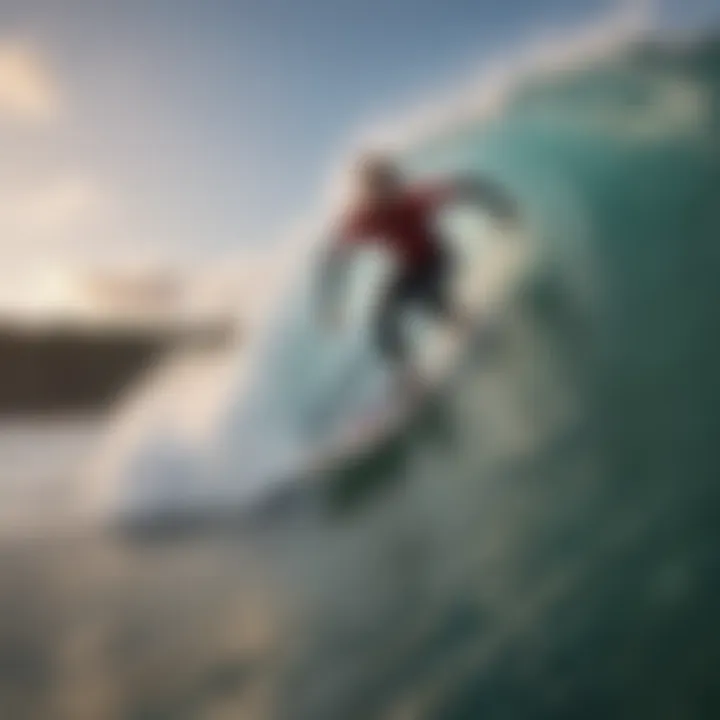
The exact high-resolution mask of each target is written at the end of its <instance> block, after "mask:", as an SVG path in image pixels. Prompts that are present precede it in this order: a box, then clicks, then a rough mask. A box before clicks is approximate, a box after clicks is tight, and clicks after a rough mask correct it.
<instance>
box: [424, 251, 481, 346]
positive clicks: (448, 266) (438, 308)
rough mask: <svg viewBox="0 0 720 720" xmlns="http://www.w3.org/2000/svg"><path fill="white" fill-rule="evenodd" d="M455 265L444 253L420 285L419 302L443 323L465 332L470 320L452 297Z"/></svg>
mask: <svg viewBox="0 0 720 720" xmlns="http://www.w3.org/2000/svg"><path fill="white" fill-rule="evenodd" d="M453 272H454V263H453V262H452V259H451V258H450V256H449V254H448V253H444V254H443V255H442V256H441V257H440V258H439V259H438V261H437V262H436V263H434V264H433V265H432V266H430V267H428V269H427V271H426V272H425V273H424V275H423V277H422V279H421V281H420V282H419V284H418V293H417V294H418V300H419V301H420V302H421V304H422V305H423V307H425V308H426V310H428V311H429V312H431V313H432V314H433V315H434V316H435V317H437V318H438V319H439V320H441V321H443V322H447V323H449V324H450V325H452V326H453V327H454V328H456V329H457V330H459V331H461V332H464V331H466V330H468V329H469V328H470V318H469V316H468V315H467V313H465V312H463V310H462V308H461V307H460V306H459V305H458V304H457V303H456V302H455V300H454V299H453V297H452V292H451V284H452V274H453Z"/></svg>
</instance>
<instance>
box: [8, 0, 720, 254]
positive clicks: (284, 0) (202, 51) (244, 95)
mask: <svg viewBox="0 0 720 720" xmlns="http://www.w3.org/2000/svg"><path fill="white" fill-rule="evenodd" d="M614 5H615V3H608V2H601V1H600V0H503V1H502V2H496V1H493V2H489V1H483V0H442V2H440V1H439V0H203V1H200V0H115V1H112V0H1V2H0V28H1V29H2V30H1V32H0V151H2V152H3V155H4V157H5V158H6V160H7V162H6V163H5V164H4V169H0V191H2V192H3V193H4V194H5V197H6V200H7V199H8V198H10V204H11V205H12V207H13V208H15V209H14V210H13V211H12V212H11V213H10V217H3V216H2V215H0V229H2V230H3V236H4V240H3V243H4V245H3V246H2V247H1V248H0V250H1V251H2V253H3V254H4V256H5V257H9V258H12V257H13V256H15V255H18V256H24V255H25V254H27V253H28V252H30V253H34V254H35V255H36V256H38V255H39V256H43V257H48V258H51V259H52V258H55V257H67V256H69V255H73V254H77V255H79V256H80V257H82V256H83V254H86V255H88V256H92V255H94V254H97V253H102V252H104V251H105V249H107V248H122V249H124V252H128V253H131V254H132V253H135V252H137V253H139V254H142V253H143V252H146V251H148V250H149V251H151V252H155V251H157V252H158V253H160V254H165V255H168V256H170V257H172V256H177V257H184V256H186V255H187V254H188V253H190V254H193V255H198V254H199V255H200V256H203V255H217V254H218V253H223V252H226V251H228V250H234V249H236V248H238V247H241V246H243V245H246V244H252V243H258V242H266V241H269V240H271V239H274V238H277V237H278V235H279V234H281V232H282V228H283V227H286V226H287V225H288V224H289V223H290V222H291V221H292V220H293V218H295V217H297V216H298V215H301V214H303V213H304V212H305V211H306V210H307V208H308V207H309V206H311V205H312V204H313V202H314V201H315V198H316V196H317V192H318V188H319V186H320V184H321V181H322V178H323V175H324V173H325V172H326V171H327V168H328V166H329V164H330V163H331V162H332V159H333V157H334V156H335V155H336V154H337V153H338V150H339V149H340V148H341V147H342V146H343V144H344V143H346V142H347V140H348V138H349V137H351V136H352V135H353V134H354V133H355V132H357V130H358V129H359V128H360V127H362V126H363V125H364V124H367V123H369V122H372V121H373V120H374V119H375V118H378V117H384V116H387V115H390V116H392V114H393V112H394V111H395V110H397V111H398V112H401V111H402V110H403V109H405V108H407V107H408V106H412V105H413V103H414V102H416V101H417V100H420V99H424V96H425V95H426V94H427V93H428V92H429V91H430V89H432V88H439V87H442V86H443V84H444V83H451V82H452V79H453V77H454V76H456V75H458V74H460V73H463V72H466V71H467V70H468V68H470V67H473V66H475V65H478V64H479V63H480V62H481V61H482V59H483V57H490V56H493V55H497V54H498V53H501V52H503V51H506V50H507V48H509V47H513V46H516V45H518V44H521V43H522V41H523V39H524V38H527V37H529V36H531V35H532V33H533V31H534V30H536V29H543V28H557V27H558V26H565V25H567V26H573V25H577V24H578V23H581V22H585V21H589V20H591V19H592V18H595V17H602V16H603V15H604V14H606V13H607V12H609V11H610V8H612V7H613V6H614ZM713 5H714V2H712V1H711V0H677V2H676V3H675V4H673V3H668V2H666V3H664V4H663V6H662V13H661V16H662V18H663V19H664V22H666V23H669V24H673V25H674V24H683V23H692V24H698V23H699V22H701V20H702V19H703V18H706V17H708V16H709V15H710V14H711V13H712V12H713V8H712V6H713ZM6 215H7V213H6Z"/></svg>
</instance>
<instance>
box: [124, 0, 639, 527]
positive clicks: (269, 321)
mask: <svg viewBox="0 0 720 720" xmlns="http://www.w3.org/2000/svg"><path fill="white" fill-rule="evenodd" d="M651 7H652V6H651V5H650V4H649V3H645V2H630V3H622V4H621V5H620V6H619V7H618V9H616V11H615V12H613V13H611V14H610V15H609V16H607V17H606V18H605V19H604V20H602V21H600V22H597V21H596V22H594V23H591V24H589V25H588V24H587V23H586V24H583V25H581V26H580V27H578V26H574V27H573V26H566V27H562V28H556V29H555V30H554V31H552V32H549V31H545V32H544V33H543V34H541V35H539V36H538V34H537V33H536V35H535V37H534V39H532V38H531V39H530V40H529V41H527V42H526V43H524V44H521V46H520V47H518V46H517V45H516V47H515V49H514V50H512V51H510V52H508V53H506V54H505V55H504V56H503V57H502V58H496V59H495V60H494V61H492V62H489V63H487V62H486V63H485V70H484V72H481V73H480V76H479V79H476V80H474V81H472V82H470V83H464V84H461V85H459V86H456V87H455V88H454V89H452V90H451V91H450V92H445V93H435V94H433V95H432V96H431V97H430V99H429V101H428V102H427V103H426V104H425V105H424V106H422V105H421V106H420V107H416V108H415V109H414V110H413V111H411V112H410V113H406V114H404V115H401V116H399V118H398V119H396V120H391V121H385V122H380V123H375V124H373V125H371V126H370V127H368V128H365V129H364V130H362V132H360V133H358V134H356V136H355V137H354V139H353V140H352V141H351V142H350V143H349V144H348V145H347V146H346V148H345V150H344V151H343V152H341V153H338V154H337V157H338V158H339V162H338V166H337V167H336V170H335V172H330V173H329V174H328V177H329V184H328V186H327V187H326V189H325V193H324V195H323V200H324V201H323V203H322V208H321V211H320V212H318V213H317V214H316V216H315V218H314V219H310V218H306V220H305V221H304V222H302V223H301V224H299V226H298V225H297V224H296V227H300V228H301V230H300V231H299V232H296V233H293V234H292V236H291V237H290V238H289V240H287V241H286V242H285V243H283V244H282V246H281V247H282V249H281V252H280V253H279V255H278V264H279V265H280V266H282V267H281V269H280V270H279V271H278V272H281V273H282V274H283V275H284V277H283V283H282V284H283V285H285V286H287V285H288V280H290V278H291V275H295V276H297V274H298V273H299V272H302V271H303V270H306V269H307V268H308V267H309V265H310V262H311V258H312V255H313V251H314V250H315V249H316V246H317V244H318V242H319V239H320V238H321V232H319V230H320V229H321V228H323V227H324V226H326V224H327V219H328V218H329V217H331V216H332V214H333V213H334V212H335V211H336V208H337V207H338V206H339V205H340V204H341V203H342V202H343V200H344V197H345V195H346V191H347V188H346V187H345V183H344V182H343V178H344V177H345V168H346V167H347V160H348V157H350V156H352V155H354V154H355V153H356V152H357V151H358V150H359V149H361V148H365V147H368V146H372V147H378V146H382V147H383V148H387V149H388V150H390V151H392V152H398V153H403V152H407V151H408V150H411V149H412V148H414V147H417V146H419V145H422V144H423V143H425V142H427V141H429V140H432V139H434V138H437V137H439V136H443V135H450V134H452V133H454V132H457V131H460V130H462V129H463V128H464V127H465V126H468V125H470V124H477V123H483V122H485V121H487V120H490V119H492V118H494V117H497V116H499V115H501V114H502V112H503V110H504V108H505V107H506V103H507V101H508V100H509V99H510V98H511V97H512V95H513V93H514V92H515V91H516V90H517V88H518V87H520V86H522V85H524V84H525V83H527V82H528V81H532V80H539V79H541V78H543V77H548V76H552V77H556V76H557V75H559V74H562V73H564V72H567V71H575V70H578V69H579V68H582V67H583V66H584V65H586V64H590V63H592V62H594V61H597V60H601V59H602V58H606V57H608V56H609V55H611V54H612V53H614V52H617V51H620V50H622V49H626V48H629V47H630V46H632V45H633V44H634V43H637V42H640V41H642V40H643V39H645V38H646V37H647V36H648V34H649V32H650V31H651V30H652V28H653V23H652V13H651ZM293 258H294V259H296V260H299V259H302V263H301V266H297V263H296V262H295V261H293V260H292V259H293ZM288 259H290V260H289V261H288ZM286 291H287V287H284V289H283V291H282V292H280V293H279V294H278V297H277V298H276V302H274V303H273V309H272V310H271V312H269V313H268V318H266V323H265V327H263V328H262V329H261V330H260V331H259V335H258V338H257V340H256V342H255V343H254V344H253V346H252V347H250V348H248V349H247V351H248V352H250V353H251V356H252V357H251V358H250V360H249V363H248V364H249V367H247V368H246V375H245V378H244V379H243V381H242V382H241V383H239V385H238V387H237V390H236V392H237V394H236V395H234V397H235V400H234V402H233V405H234V407H235V412H234V413H231V414H234V415H235V416H236V417H238V416H240V415H242V412H241V413H237V408H238V406H240V407H242V406H243V405H244V404H245V401H246V400H247V397H248V393H249V391H250V387H248V386H249V385H251V384H252V381H253V378H254V377H255V376H256V375H257V373H258V372H259V368H260V366H262V363H263V357H264V356H265V353H267V352H268V348H269V346H270V345H271V344H272V341H273V335H274V332H276V327H275V326H276V324H277V319H278V317H277V316H278V315H279V313H281V312H283V300H284V299H286V298H287V294H288V293H287V292H286ZM245 362H248V361H247V359H246V360H245ZM153 450H155V451H157V456H158V458H159V457H160V456H163V457H162V459H161V460H159V461H158V463H157V465H156V467H155V469H154V470H153V468H152V467H150V468H149V469H150V470H151V472H150V473H149V474H148V476H147V477H144V478H143V480H144V482H143V483H142V484H143V485H144V488H143V493H147V499H148V503H147V504H145V503H144V500H143V496H142V495H137V494H136V493H135V491H134V490H133V488H134V487H137V485H138V483H137V480H138V478H137V477H135V478H134V479H133V478H126V479H125V480H123V481H122V482H123V483H125V486H124V487H116V488H115V489H114V492H113V497H114V498H115V500H114V504H115V506H114V507H112V508H110V515H113V514H115V515H116V516H122V519H124V520H130V521H131V520H132V518H133V516H134V515H137V516H142V517H143V518H144V519H160V518H161V517H162V516H163V514H166V513H167V512H169V513H171V514H172V513H173V512H174V511H176V510H177V509H178V508H182V510H183V512H190V511H196V512H198V513H207V512H222V511H226V510H227V506H228V504H231V505H232V504H235V505H254V504H256V503H259V502H261V501H262V498H263V496H264V495H269V494H273V493H275V492H277V490H278V485H279V478H275V479H273V478H268V479H267V482H265V481H263V482H260V480H259V479H257V478H256V480H255V481H253V482H252V486H251V487H245V488H244V489H243V488H241V487H239V486H238V483H237V482H236V481H233V479H232V478H231V477H227V475H228V473H227V472H223V473H222V474H223V475H225V476H226V477H225V479H224V481H223V482H221V483H218V484H214V483H212V482H210V483H209V484H208V483H207V481H208V479H209V475H210V474H211V473H209V472H208V471H209V468H208V467H201V465H202V464H203V462H205V463H207V458H208V455H207V453H203V457H204V460H201V461H198V457H199V456H198V455H197V454H196V453H195V452H194V451H193V449H192V448H184V447H182V446H181V445H178V446H177V447H173V445H172V443H171V442H169V443H167V444H166V445H165V446H164V447H163V448H160V447H156V448H154V449H153V448H152V447H150V448H148V447H146V448H145V451H146V452H147V451H149V452H147V457H152V456H153V454H154V453H153ZM160 451H163V452H160ZM141 452H142V451H140V452H138V453H136V455H135V457H134V458H133V457H126V458H124V461H125V463H126V469H127V468H129V467H132V465H133V460H138V458H139V457H140V454H141ZM183 459H185V460H186V461H187V464H186V465H185V470H188V469H190V468H192V470H193V472H189V473H186V474H187V478H186V482H184V483H181V484H183V485H185V486H186V487H185V492H183V490H182V488H181V487H177V486H176V485H174V484H173V482H172V479H173V478H171V477H169V476H168V473H169V472H170V470H169V468H176V467H178V466H179V465H180V466H182V465H183ZM146 469H148V468H146ZM171 474H174V473H171ZM121 475H122V474H121ZM241 475H242V471H241V470H240V469H238V473H237V477H238V479H239V478H240V476H241ZM281 475H282V477H283V479H286V478H288V477H291V476H292V473H290V472H288V468H287V467H284V468H283V472H282V473H281ZM133 480H134V481H133ZM116 482H117V480H116ZM145 483H149V484H150V487H147V486H145ZM242 484H243V483H242V481H241V482H240V485H242ZM163 488H166V489H167V495H166V496H163ZM150 498H152V501H150Z"/></svg>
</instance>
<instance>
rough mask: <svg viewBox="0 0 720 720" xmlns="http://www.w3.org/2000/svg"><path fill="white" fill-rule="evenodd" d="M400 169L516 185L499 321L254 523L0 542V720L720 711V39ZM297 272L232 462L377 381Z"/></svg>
mask: <svg viewBox="0 0 720 720" xmlns="http://www.w3.org/2000/svg"><path fill="white" fill-rule="evenodd" d="M404 160H405V162H406V164H407V166H408V169H409V170H410V171H412V172H415V173H419V174H424V173H436V172H445V171H452V172H458V171H463V172H468V171H470V172H481V173H485V174H488V175H490V176H492V177H495V178H497V179H498V180H499V181H501V182H502V183H504V184H505V185H506V186H507V187H508V188H509V189H510V190H511V191H512V192H513V193H514V194H515V196H516V197H517V198H518V200H519V202H520V205H521V207H522V209H523V216H524V218H525V223H526V230H525V232H524V235H523V239H522V242H523V243H525V248H526V252H527V257H528V260H529V261H528V267H527V271H526V272H524V273H523V274H522V276H521V277H518V278H516V279H515V280H514V281H513V286H512V287H510V288H508V293H507V300H506V302H505V303H504V304H503V310H502V312H501V313H500V314H499V316H498V320H497V322H496V323H495V325H494V328H493V339H492V342H491V343H489V344H488V345H486V346H484V347H483V348H482V351H478V352H477V353H476V355H475V356H474V357H473V358H472V362H470V363H468V364H466V365H465V366H463V369H462V372H459V373H458V375H457V376H456V377H455V378H454V379H453V382H452V384H451V386H450V387H449V388H448V389H447V391H446V392H444V393H443V394H442V395H441V396H440V397H439V398H438V399H437V400H436V401H435V402H433V403H431V404H430V405H429V406H428V407H427V408H425V409H424V411H423V412H422V413H419V414H418V416H417V417H415V418H414V419H413V421H412V422H411V423H410V424H409V425H408V427H407V428H405V430H404V431H403V432H402V433H401V434H399V435H398V436H397V437H394V438H393V439H391V440H390V441H388V442H387V443H385V444H384V445H382V446H381V447H378V448H376V450H375V451H373V452H371V453H366V454H364V455H363V456H361V457H359V458H357V459H355V460H354V461H353V462H351V463H347V464H345V465H343V466H341V467H338V468H337V469H335V470H334V471H332V472H330V473H327V474H325V475H324V476H323V477H322V478H319V479H318V478H306V477H303V478H300V477H298V478H295V480H296V482H292V483H288V482H286V483H285V484H284V485H283V492H278V493H276V494H274V495H273V501H272V502H269V503H265V504H263V505H262V507H259V508H258V510H257V513H256V514H255V515H254V516H251V517H250V518H248V517H247V516H243V518H242V521H240V520H238V521H237V522H235V521H234V520H233V519H232V517H230V518H228V517H227V516H224V517H223V518H222V521H221V520H219V519H218V520H216V521H213V520H212V519H210V520H208V519H207V518H206V519H205V521H204V522H202V523H200V522H191V523H185V524H179V525H174V526H173V525H170V526H167V525H162V526H160V525H158V526H157V527H152V526H151V527H145V528H144V531H143V532H142V533H139V532H126V533H120V534H117V533H111V532H100V531H93V532H88V531H78V532H76V533H62V534H60V535H59V536H57V537H55V536H48V537H46V538H42V539H37V538H35V539H34V540H33V541H32V542H30V541H26V540H22V539H16V540H7V541H3V544H2V546H1V547H0V562H1V563H2V565H1V566H0V567H2V568H3V583H2V585H1V586H0V609H2V612H0V716H1V717H8V718H13V720H14V719H16V718H17V719H22V718H26V717H27V718H43V719H46V718H53V719H54V718H60V719H62V718H69V719H72V720H82V719H83V718H88V719H92V720H98V719H102V718H123V719H124V718H128V719H132V720H136V719H137V720H141V719H143V720H150V719H151V718H152V719H160V718H162V719H167V720H175V719H183V720H184V719H186V718H187V719H191V718H288V719H292V720H305V719H307V720H325V719H327V720H353V719H354V718H357V719H358V720H360V719H363V720H366V719H368V718H382V719H387V720H391V719H392V720H396V719H397V720H400V719H402V720H405V719H415V718H417V719H421V718H422V719H424V718H428V719H432V720H460V719H461V718H462V719H468V720H474V719H475V718H488V719H495V718H502V719H507V718H511V719H514V718H519V719H526V718H527V719H538V720H551V719H552V720H556V719H557V718H583V719H584V720H586V719H589V718H603V719H605V718H633V719H634V720H635V719H637V718H713V717H717V716H718V715H719V714H720V686H718V682H717V679H718V672H717V668H718V666H719V665H720V621H718V616H717V612H716V607H717V593H718V590H720V544H719V541H720V526H719V525H718V521H717V518H718V517H720V513H719V512H718V510H719V509H720V508H719V502H718V501H719V500H720V442H719V440H720V374H719V373H718V368H719V367H720V315H719V314H718V310H717V308H718V307H719V306H720V283H719V282H718V277H719V275H720V246H719V245H718V241H719V240H720V204H719V203H718V197H720V42H718V41H717V40H715V39H713V38H712V37H708V38H706V39H703V40H694V41H692V42H690V41H685V42H683V43H682V44H681V43H675V44H670V43H662V42H656V43H651V42H645V43H637V44H634V45H633V46H631V47H628V48H621V49H618V50H617V51H616V52H613V53H611V54H609V55H608V57H607V58H605V59H601V60H594V61H593V62H592V63H588V64H586V65H585V66H582V67H573V68H572V69H571V70H566V71H563V72H560V71H557V72H554V73H551V74H546V75H545V76H543V77H539V78H535V79H528V80H527V81H526V82H524V83H520V84H519V85H518V86H517V87H515V88H514V90H513V92H512V93H511V96H510V98H509V99H508V102H507V103H506V105H505V107H504V109H503V110H502V112H501V113H500V114H498V115H496V116H493V117H492V118H489V119H485V120H483V121H482V122H472V121H468V122H467V123H465V124H463V125H459V126H457V127H455V128H454V129H453V130H452V131H448V132H445V133H439V134H438V135H437V136H434V137H433V138H432V139H428V140H426V141H425V142H422V143H418V144H416V145H414V146H413V147H411V148H409V149H408V150H407V152H406V154H405V156H404ZM485 259H486V256H485V257H483V256H482V255H481V256H479V257H478V258H476V260H477V262H483V261H484V260H485ZM373 272H375V271H374V270H372V269H370V270H367V273H368V275H367V278H366V280H367V281H362V282H360V283H359V284H358V287H359V288H360V290H359V291H358V292H359V296H358V307H361V306H362V304H363V302H364V300H365V299H366V298H367V293H368V292H369V288H370V287H372V282H371V278H372V277H376V275H373ZM299 284H300V286H301V287H299V288H298V289H296V290H294V291H293V293H297V294H293V293H291V294H290V296H289V297H290V298H296V300H297V301H294V300H292V301H289V302H288V307H287V311H286V312H284V313H283V317H282V318H280V319H279V321H278V325H277V328H276V332H275V334H274V335H273V336H272V337H271V341H270V342H269V344H268V345H267V347H266V349H265V354H264V355H263V360H262V363H261V364H260V367H259V369H258V373H257V375H256V376H255V378H254V384H253V394H251V396H250V398H249V399H248V400H247V404H246V403H243V406H242V407H238V408H237V409H236V410H235V411H233V413H231V417H230V418H229V419H228V423H227V426H226V430H225V434H224V436H223V438H222V441H221V443H220V444H219V446H218V447H221V446H222V448H224V449H223V453H224V467H225V473H226V478H225V482H228V481H229V480H232V478H233V477H235V478H236V479H237V483H239V484H241V483H246V482H248V481H247V477H248V476H249V475H252V472H251V471H254V470H255V469H256V467H255V465H254V463H255V462H260V461H261V460H262V459H263V458H266V457H267V456H269V455H270V456H273V457H274V459H276V460H277V461H278V463H279V466H283V467H289V468H290V470H292V461H293V459H294V457H296V456H295V455H293V453H295V452H297V447H298V446H302V445H303V443H306V444H307V443H311V442H313V441H314V439H315V438H316V437H317V436H318V433H320V434H322V433H323V432H326V430H327V428H329V427H332V426H333V425H334V424H335V423H337V422H339V420H338V418H341V417H342V415H343V413H344V412H347V408H348V407H351V406H353V407H354V405H353V403H356V402H361V400H362V398H363V397H366V393H368V392H370V390H369V388H372V387H377V385H376V383H377V382H378V375H377V371H376V370H374V369H373V360H372V358H371V357H370V356H369V354H368V353H369V350H368V348H367V346H366V344H364V343H363V337H362V335H361V334H359V335H358V336H357V337H356V338H355V339H354V340H353V339H347V341H346V342H345V344H343V343H336V344H334V345H333V343H332V342H331V340H330V339H327V338H325V339H323V338H320V337H319V336H316V335H314V334H313V333H314V332H315V331H313V330H312V328H311V322H310V317H309V316H310V312H309V308H310V304H311V302H310V299H309V297H308V290H307V287H305V286H304V285H303V282H300V283H299ZM363 288H364V289H365V290H364V291H363ZM363 292H365V295H364V294H363ZM358 312H360V314H362V311H361V310H360V311H358ZM270 394H272V401H270V400H269V396H270ZM250 406H252V414H250V413H249V410H248V407H250ZM258 428H261V429H262V431H260V430H259V429H258ZM270 428H273V429H272V431H271V429H270ZM280 437H282V438H285V440H286V441H287V442H286V444H280V440H278V439H277V438H280ZM248 448H251V449H254V452H255V455H254V456H253V455H251V454H250V449H248ZM218 452H220V451H218ZM290 474H292V473H290ZM228 478H229V480H228ZM228 515H232V513H228Z"/></svg>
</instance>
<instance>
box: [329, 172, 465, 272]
mask: <svg viewBox="0 0 720 720" xmlns="http://www.w3.org/2000/svg"><path fill="white" fill-rule="evenodd" d="M454 194H455V185H454V184H451V183H442V184H432V185H423V186H412V187H408V188H407V189H406V190H404V191H403V192H402V193H401V194H400V195H399V196H398V197H396V198H393V199H392V200H389V201H388V202H387V204H385V205H382V206H379V207H377V206H376V207H360V208H357V209H355V210H353V211H351V212H350V213H349V214H348V215H347V216H346V217H345V218H344V219H343V221H342V223H341V226H340V240H341V242H342V243H343V244H349V245H355V244H362V243H367V242H378V243H381V244H383V245H384V246H385V247H387V248H388V249H389V250H390V251H391V252H392V254H393V255H394V256H395V257H396V259H397V260H398V262H399V264H400V266H401V267H403V268H404V269H414V268H417V267H423V266H424V265H426V264H428V263H432V262H434V261H435V260H436V259H437V258H438V257H439V256H440V254H441V241H440V239H439V238H438V235H437V232H436V230H435V227H434V223H435V214H436V212H437V211H438V209H439V208H441V207H442V205H443V204H444V203H446V202H447V201H449V200H450V199H452V197H453V196H454Z"/></svg>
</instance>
